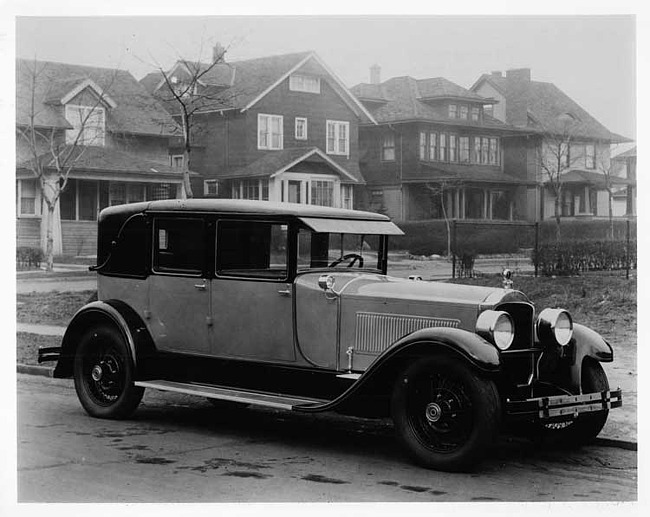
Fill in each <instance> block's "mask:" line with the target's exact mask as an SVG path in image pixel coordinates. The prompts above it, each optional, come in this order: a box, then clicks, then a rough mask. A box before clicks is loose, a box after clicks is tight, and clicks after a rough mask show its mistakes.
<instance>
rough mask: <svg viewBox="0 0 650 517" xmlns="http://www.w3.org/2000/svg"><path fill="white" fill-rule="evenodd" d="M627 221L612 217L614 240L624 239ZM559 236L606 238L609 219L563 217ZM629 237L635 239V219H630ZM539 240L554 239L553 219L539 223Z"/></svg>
mask: <svg viewBox="0 0 650 517" xmlns="http://www.w3.org/2000/svg"><path fill="white" fill-rule="evenodd" d="M626 226H627V221H625V220H624V219H614V240H618V241H624V240H625V234H626V231H627V230H626ZM560 236H561V240H563V241H573V240H607V239H609V219H566V220H565V219H563V220H562V221H561V223H560ZM630 238H631V239H636V220H631V221H630ZM539 240H540V242H552V241H553V242H554V241H555V219H546V220H544V221H542V222H541V223H539Z"/></svg>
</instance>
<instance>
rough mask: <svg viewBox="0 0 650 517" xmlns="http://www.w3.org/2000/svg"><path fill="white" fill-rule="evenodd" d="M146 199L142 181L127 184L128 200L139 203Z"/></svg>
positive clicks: (128, 201)
mask: <svg viewBox="0 0 650 517" xmlns="http://www.w3.org/2000/svg"><path fill="white" fill-rule="evenodd" d="M140 201H144V185H143V184H142V183H129V184H127V186H126V202H127V203H138V202H140Z"/></svg>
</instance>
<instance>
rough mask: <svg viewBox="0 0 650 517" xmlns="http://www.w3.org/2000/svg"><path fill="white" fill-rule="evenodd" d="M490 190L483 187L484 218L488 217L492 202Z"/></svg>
mask: <svg viewBox="0 0 650 517" xmlns="http://www.w3.org/2000/svg"><path fill="white" fill-rule="evenodd" d="M489 195H490V191H489V190H488V189H486V188H484V189H483V219H488V213H489V212H488V208H489V206H488V205H489V203H490V197H489Z"/></svg>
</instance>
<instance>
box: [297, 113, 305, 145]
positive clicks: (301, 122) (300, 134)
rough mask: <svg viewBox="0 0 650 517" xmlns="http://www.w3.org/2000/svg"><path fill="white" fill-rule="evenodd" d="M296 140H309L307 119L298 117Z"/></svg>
mask: <svg viewBox="0 0 650 517" xmlns="http://www.w3.org/2000/svg"><path fill="white" fill-rule="evenodd" d="M296 140H307V119H306V118H301V117H296Z"/></svg>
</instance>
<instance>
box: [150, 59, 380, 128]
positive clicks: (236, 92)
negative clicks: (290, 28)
mask: <svg viewBox="0 0 650 517" xmlns="http://www.w3.org/2000/svg"><path fill="white" fill-rule="evenodd" d="M309 61H313V62H314V63H315V64H317V65H318V66H320V67H321V68H322V69H323V70H324V71H325V73H326V76H327V77H326V80H328V82H329V84H330V86H332V88H333V89H334V90H335V91H336V92H337V93H338V95H339V96H341V98H342V99H343V100H344V101H345V102H346V103H347V104H348V105H349V106H350V107H351V109H352V110H353V111H354V112H355V113H357V115H359V116H365V117H367V118H368V119H370V120H371V121H372V120H373V119H372V115H370V113H369V112H368V111H367V110H366V108H365V107H364V106H363V105H362V104H361V103H360V102H359V101H358V100H357V98H356V97H355V96H354V95H352V94H351V93H350V91H349V90H348V89H347V88H346V87H345V85H344V84H343V82H342V81H341V80H340V79H339V78H338V77H337V76H336V75H335V74H334V73H333V72H332V70H331V69H330V68H329V67H328V66H327V65H326V64H325V63H324V62H323V61H322V59H320V57H318V55H317V54H316V53H315V52H296V53H292V54H282V55H277V56H265V57H260V58H255V59H247V60H242V61H230V62H224V63H218V64H217V65H215V66H214V67H212V68H211V69H210V70H209V71H208V72H206V73H205V75H203V76H202V77H201V82H202V83H203V84H204V86H205V88H206V89H207V91H206V92H205V93H206V94H209V95H210V96H211V98H212V99H211V101H210V102H209V103H206V109H205V111H220V110H222V109H240V110H242V111H245V110H247V109H250V108H252V107H253V106H254V105H255V104H256V103H257V102H259V101H260V100H261V99H262V98H264V97H265V96H266V94H268V93H269V92H270V91H272V90H273V89H274V88H276V87H277V86H278V85H279V84H280V83H281V82H282V81H284V80H285V79H286V78H287V77H288V76H289V75H290V74H292V73H293V72H295V71H296V70H298V69H300V68H301V67H302V66H303V65H305V64H307V63H308V62H309ZM183 66H185V65H184V64H183V63H182V62H178V63H176V64H175V65H174V67H173V68H172V69H171V70H177V69H178V68H179V67H183ZM208 66H209V65H207V64H205V63H191V64H190V68H192V70H199V71H200V70H202V69H204V68H207V67H208ZM171 70H170V72H171ZM140 82H141V84H142V85H143V86H145V87H146V88H147V91H149V92H151V93H155V92H156V91H157V90H158V89H160V88H161V87H162V86H163V85H164V79H163V75H162V73H161V72H154V73H151V74H148V75H147V76H145V77H143V78H142V79H141V81H140ZM215 105H218V107H217V108H215V107H214V106H215Z"/></svg>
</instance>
